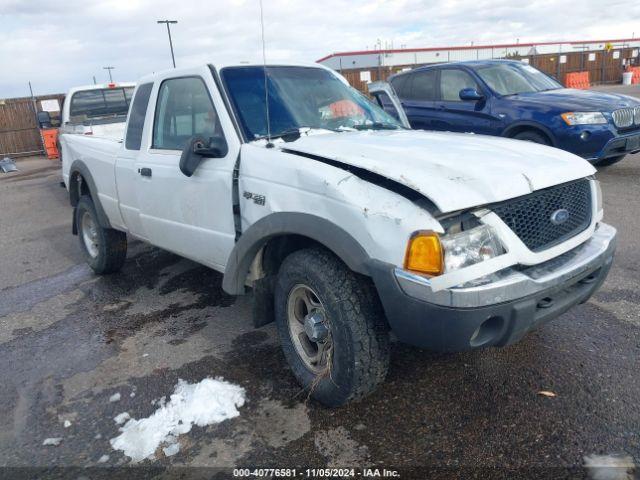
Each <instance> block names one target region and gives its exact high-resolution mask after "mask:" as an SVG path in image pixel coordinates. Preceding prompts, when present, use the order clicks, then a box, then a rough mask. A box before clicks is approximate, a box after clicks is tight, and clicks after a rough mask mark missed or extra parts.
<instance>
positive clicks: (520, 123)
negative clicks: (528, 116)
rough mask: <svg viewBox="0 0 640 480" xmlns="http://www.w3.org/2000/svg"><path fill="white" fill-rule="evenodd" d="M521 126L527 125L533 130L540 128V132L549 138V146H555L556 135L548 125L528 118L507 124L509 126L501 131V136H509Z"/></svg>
mask: <svg viewBox="0 0 640 480" xmlns="http://www.w3.org/2000/svg"><path fill="white" fill-rule="evenodd" d="M522 127H527V128H531V129H534V130H540V131H541V132H544V134H545V135H546V136H547V137H548V138H549V139H550V140H551V146H552V147H555V146H557V144H558V142H557V140H556V136H555V135H554V134H553V132H552V131H551V129H550V128H549V127H546V126H545V125H543V124H541V123H538V122H534V121H530V120H521V121H517V122H514V123H511V124H509V126H507V127H506V128H505V129H504V130H503V131H502V133H501V136H503V137H511V133H512V132H515V131H516V130H518V129H520V128H522Z"/></svg>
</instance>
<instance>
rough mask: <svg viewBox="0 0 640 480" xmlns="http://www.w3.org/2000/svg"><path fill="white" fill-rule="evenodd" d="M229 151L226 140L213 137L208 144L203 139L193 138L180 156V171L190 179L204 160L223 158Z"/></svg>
mask: <svg viewBox="0 0 640 480" xmlns="http://www.w3.org/2000/svg"><path fill="white" fill-rule="evenodd" d="M227 151H228V148H227V142H225V140H224V138H215V137H211V138H210V139H209V141H208V142H207V141H206V140H205V139H204V138H202V137H191V139H190V140H189V141H188V142H187V145H186V146H185V147H184V150H182V155H180V171H181V172H182V173H184V174H185V175H186V176H187V177H190V176H192V175H193V174H194V173H195V171H196V169H197V168H198V165H200V162H202V160H203V159H205V158H222V157H224V156H225V155H226V154H227Z"/></svg>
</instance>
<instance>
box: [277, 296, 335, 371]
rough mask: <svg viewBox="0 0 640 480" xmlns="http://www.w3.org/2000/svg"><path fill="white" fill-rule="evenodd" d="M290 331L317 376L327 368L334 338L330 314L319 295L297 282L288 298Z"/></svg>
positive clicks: (301, 353) (301, 356) (306, 363)
mask: <svg viewBox="0 0 640 480" xmlns="http://www.w3.org/2000/svg"><path fill="white" fill-rule="evenodd" d="M287 322H288V326H289V334H290V336H291V341H292V342H293V346H294V348H295V349H296V352H297V354H298V356H299V357H300V359H301V360H302V362H303V363H304V365H305V367H307V369H309V370H310V371H311V372H312V373H314V374H316V375H318V374H320V373H323V372H325V371H326V370H327V368H328V366H329V362H330V359H331V353H332V349H333V341H332V338H331V330H330V326H329V322H328V321H327V314H326V310H325V308H324V305H323V304H322V301H321V300H320V297H319V296H318V294H317V293H316V292H315V291H314V290H313V289H312V288H311V287H309V286H308V285H304V284H297V285H294V287H293V288H292V289H291V291H290V292H289V297H288V300H287Z"/></svg>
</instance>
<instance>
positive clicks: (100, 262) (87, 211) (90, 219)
mask: <svg viewBox="0 0 640 480" xmlns="http://www.w3.org/2000/svg"><path fill="white" fill-rule="evenodd" d="M76 225H77V227H78V238H79V239H80V246H81V248H82V251H83V252H84V255H85V259H86V261H87V263H88V264H89V266H90V267H91V268H92V269H93V271H94V272H96V273H98V274H106V273H113V272H117V271H118V270H120V269H121V268H122V265H123V264H124V262H125V260H126V258H127V235H126V234H125V233H124V232H120V231H118V230H113V229H111V228H102V227H101V226H100V224H99V223H98V215H97V214H96V208H95V206H94V205H93V200H91V197H89V196H87V195H83V196H82V197H80V201H79V202H78V205H77V206H76Z"/></svg>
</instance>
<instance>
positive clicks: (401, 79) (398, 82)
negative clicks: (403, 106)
mask: <svg viewBox="0 0 640 480" xmlns="http://www.w3.org/2000/svg"><path fill="white" fill-rule="evenodd" d="M411 78H412V75H410V74H408V75H407V74H405V75H400V76H398V77H396V78H394V79H393V80H391V86H392V87H393V89H394V90H395V91H396V94H397V95H398V97H400V98H401V99H404V98H407V97H409V89H410V88H411Z"/></svg>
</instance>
